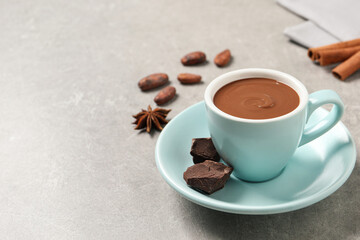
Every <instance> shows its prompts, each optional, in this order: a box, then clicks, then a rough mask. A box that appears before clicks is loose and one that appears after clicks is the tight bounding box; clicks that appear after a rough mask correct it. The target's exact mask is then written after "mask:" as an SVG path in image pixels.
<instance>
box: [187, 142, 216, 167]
mask: <svg viewBox="0 0 360 240" xmlns="http://www.w3.org/2000/svg"><path fill="white" fill-rule="evenodd" d="M190 154H191V155H192V156H193V162H194V163H195V164H196V163H201V162H204V161H205V160H212V161H215V162H218V161H220V156H219V154H218V153H217V151H216V149H215V146H214V144H213V142H212V141H211V138H193V140H192V146H191V151H190Z"/></svg>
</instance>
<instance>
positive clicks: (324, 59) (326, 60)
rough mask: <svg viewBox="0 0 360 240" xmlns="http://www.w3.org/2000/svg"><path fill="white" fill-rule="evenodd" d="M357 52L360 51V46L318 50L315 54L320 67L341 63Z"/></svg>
mask: <svg viewBox="0 0 360 240" xmlns="http://www.w3.org/2000/svg"><path fill="white" fill-rule="evenodd" d="M358 51H360V45H359V46H356V47H348V48H338V49H325V50H320V51H318V52H317V55H318V59H317V61H318V62H319V63H320V65H321V66H326V65H330V64H333V63H338V62H343V61H345V60H346V59H348V58H349V57H351V56H352V55H354V54H355V53H356V52H358Z"/></svg>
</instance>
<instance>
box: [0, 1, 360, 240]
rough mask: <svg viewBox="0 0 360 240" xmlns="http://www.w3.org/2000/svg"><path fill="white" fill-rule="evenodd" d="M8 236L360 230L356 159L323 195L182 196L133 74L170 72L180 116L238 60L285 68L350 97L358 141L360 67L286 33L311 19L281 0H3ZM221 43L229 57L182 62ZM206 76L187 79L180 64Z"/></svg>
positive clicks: (2, 215) (2, 229)
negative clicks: (258, 211) (275, 198)
mask: <svg viewBox="0 0 360 240" xmlns="http://www.w3.org/2000/svg"><path fill="white" fill-rule="evenodd" d="M0 20H1V21H0V22H1V27H0V29H1V38H0V81H1V85H0V86H1V92H0V113H1V115H0V116H1V120H0V171H1V174H0V239H236V238H239V239H240V238H241V239H359V238H360V214H359V212H360V207H359V203H360V200H359V199H360V190H359V189H360V187H359V182H360V171H359V168H358V165H359V158H358V162H357V166H356V167H355V170H354V172H353V173H352V175H351V177H350V178H349V180H348V181H347V182H346V183H345V184H344V185H343V187H342V188H340V189H339V190H338V191H336V192H335V193H334V194H333V195H331V196H330V197H328V198H326V199H325V200H323V201H321V202H319V203H317V204H315V205H313V206H310V207H307V208H305V209H302V210H298V211H294V212H289V213H284V214H277V215H268V216H245V215H235V214H228V213H222V212H217V211H213V210H210V209H206V208H203V207H200V206H198V205H195V204H193V203H191V202H189V201H187V200H185V199H183V198H182V197H181V196H180V195H179V194H177V193H176V192H175V191H174V190H173V189H171V188H170V187H169V186H168V185H167V184H166V183H165V181H164V180H163V179H162V178H161V176H160V174H159V172H158V171H157V168H156V165H155V159H154V147H155V144H156V140H157V138H158V136H159V133H158V132H154V133H153V134H151V135H148V134H146V133H139V132H137V131H134V130H133V126H132V125H131V122H132V118H131V115H132V114H134V113H136V112H138V111H139V110H140V109H141V108H145V107H146V106H147V105H148V104H152V105H153V106H154V103H153V102H152V99H153V98H154V96H155V95H156V91H152V92H148V93H142V92H140V91H139V89H138V87H137V81H138V80H139V79H140V78H141V77H143V76H145V75H147V74H150V73H153V72H166V73H168V74H169V76H170V78H171V84H172V85H173V86H175V87H176V88H177V91H178V97H177V98H176V99H175V101H173V102H172V103H170V104H168V105H167V106H166V107H168V108H171V109H173V110H172V112H171V113H170V115H169V117H170V118H172V117H174V116H175V115H176V114H178V113H180V112H181V111H182V110H184V109H185V108H187V107H189V106H190V105H192V104H194V103H197V102H199V101H201V100H202V96H203V92H204V89H205V88H206V86H207V85H208V83H209V82H210V81H211V80H212V79H214V78H215V77H216V76H218V75H220V74H222V73H225V72H227V71H230V70H235V69H239V68H247V67H264V68H273V69H278V70H281V71H284V72H287V73H290V74H292V75H294V76H296V77H298V78H299V79H301V80H302V81H303V82H304V84H305V85H306V86H307V87H308V89H309V91H310V92H313V91H316V90H320V89H324V88H330V89H334V90H336V91H337V92H338V93H339V95H340V96H341V97H342V99H343V101H344V103H345V105H346V112H345V116H344V117H343V119H342V120H343V122H344V123H345V125H346V126H347V127H348V128H349V130H350V132H351V133H352V135H353V137H354V139H355V141H356V143H357V150H358V151H359V143H360V128H359V124H360V103H359V102H360V97H359V90H360V79H359V78H360V74H359V73H357V74H355V75H354V76H352V77H351V78H350V79H349V80H348V81H346V82H342V81H339V80H336V79H334V78H333V77H332V76H331V74H330V70H331V69H330V68H324V67H319V66H316V65H314V64H312V63H311V62H310V61H309V60H308V58H307V57H306V50H305V49H303V48H302V47H300V46H297V45H295V44H293V43H291V42H289V41H288V40H287V39H286V37H284V35H283V34H282V31H283V29H284V28H285V27H287V26H292V25H295V24H298V23H300V22H302V21H303V20H302V19H300V18H299V17H297V16H295V15H293V14H291V13H290V12H288V11H286V10H284V9H283V8H281V7H280V6H278V5H277V4H276V3H275V2H274V1H268V0H261V1H260V0H259V1H250V0H249V1H246V0H241V1H231V0H227V1H219V0H211V1H205V0H198V1H190V0H186V1H165V0H151V1H134V0H102V1H95V0H88V1H86V0H73V1H60V0H59V1H53V0H34V1H5V0H3V1H1V2H0ZM224 48H229V49H231V51H232V53H233V55H234V60H233V62H232V63H231V65H230V66H228V67H227V68H224V69H219V68H217V67H215V66H214V64H213V63H212V62H211V61H210V62H209V63H208V64H206V65H203V66H200V67H191V68H185V67H183V66H182V65H181V64H180V63H179V59H180V57H181V56H182V55H184V54H185V53H187V52H190V51H193V50H202V51H204V52H206V53H207V54H208V57H209V58H210V59H212V58H213V57H214V55H215V54H216V53H217V52H219V51H221V50H223V49H224ZM184 71H188V72H195V73H198V74H201V75H202V76H203V79H204V83H203V84H199V85H196V86H182V85H180V84H179V83H178V82H177V80H176V75H177V74H178V73H179V72H184Z"/></svg>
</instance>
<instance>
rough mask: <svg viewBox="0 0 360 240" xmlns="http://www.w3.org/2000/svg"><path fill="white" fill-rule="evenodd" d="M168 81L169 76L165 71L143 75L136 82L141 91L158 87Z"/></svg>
mask: <svg viewBox="0 0 360 240" xmlns="http://www.w3.org/2000/svg"><path fill="white" fill-rule="evenodd" d="M168 82H169V76H168V75H167V74H165V73H154V74H151V75H149V76H146V77H144V78H143V79H141V80H140V81H139V83H138V85H139V88H141V90H142V91H147V90H150V89H153V88H157V87H160V86H162V85H164V84H166V83H168Z"/></svg>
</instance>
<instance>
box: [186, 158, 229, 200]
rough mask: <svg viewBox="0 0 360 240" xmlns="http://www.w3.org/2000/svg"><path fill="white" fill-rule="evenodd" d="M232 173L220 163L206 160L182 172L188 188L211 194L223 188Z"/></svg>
mask: <svg viewBox="0 0 360 240" xmlns="http://www.w3.org/2000/svg"><path fill="white" fill-rule="evenodd" d="M232 171H233V169H232V168H231V167H228V166H226V165H224V164H222V163H217V162H214V161H209V160H206V161H205V162H202V163H198V164H195V165H193V166H191V167H189V168H188V169H187V170H186V171H185V172H184V179H185V181H186V183H187V184H188V185H189V186H191V187H193V188H195V189H198V190H201V191H203V192H205V193H207V194H212V193H213V192H216V191H217V190H220V189H222V188H223V187H224V185H225V183H226V182H227V180H228V179H229V178H230V174H231V172H232Z"/></svg>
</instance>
